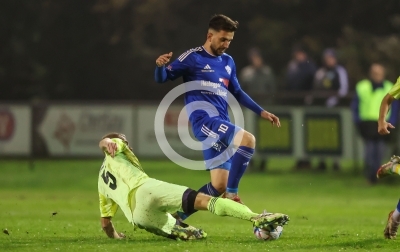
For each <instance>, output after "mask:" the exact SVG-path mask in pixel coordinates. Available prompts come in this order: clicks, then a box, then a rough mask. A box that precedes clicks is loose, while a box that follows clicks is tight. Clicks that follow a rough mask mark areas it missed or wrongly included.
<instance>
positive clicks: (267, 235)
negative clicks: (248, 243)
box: [253, 226, 283, 241]
mask: <svg viewBox="0 0 400 252" xmlns="http://www.w3.org/2000/svg"><path fill="white" fill-rule="evenodd" d="M268 229H270V230H271V231H269V230H266V229H262V228H258V227H254V228H253V233H254V235H255V236H256V238H257V239H259V240H264V241H272V240H277V239H279V237H281V235H282V232H283V227H282V226H277V227H276V228H273V227H269V228H268Z"/></svg>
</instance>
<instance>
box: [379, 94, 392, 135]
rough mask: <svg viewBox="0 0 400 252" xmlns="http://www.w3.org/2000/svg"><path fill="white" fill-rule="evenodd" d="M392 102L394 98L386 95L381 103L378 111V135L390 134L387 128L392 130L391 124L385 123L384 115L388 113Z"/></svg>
mask: <svg viewBox="0 0 400 252" xmlns="http://www.w3.org/2000/svg"><path fill="white" fill-rule="evenodd" d="M393 101H394V97H393V96H391V95H390V94H386V96H385V97H384V98H383V100H382V102H381V107H380V109H379V120H378V133H379V134H381V135H387V134H390V131H389V130H388V129H389V128H391V129H394V126H393V125H392V124H391V123H388V122H386V115H387V113H388V112H389V108H390V105H391V104H392V102H393Z"/></svg>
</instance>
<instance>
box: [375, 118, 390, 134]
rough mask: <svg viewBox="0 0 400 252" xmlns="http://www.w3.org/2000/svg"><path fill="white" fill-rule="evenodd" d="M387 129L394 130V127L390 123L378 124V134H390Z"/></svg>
mask: <svg viewBox="0 0 400 252" xmlns="http://www.w3.org/2000/svg"><path fill="white" fill-rule="evenodd" d="M389 129H394V126H393V125H392V124H391V123H388V122H386V121H383V122H378V133H379V134H381V135H388V134H390V131H389Z"/></svg>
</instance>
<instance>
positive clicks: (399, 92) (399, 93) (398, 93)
mask: <svg viewBox="0 0 400 252" xmlns="http://www.w3.org/2000/svg"><path fill="white" fill-rule="evenodd" d="M389 94H390V95H391V96H393V97H394V98H395V99H396V100H399V99H400V76H399V78H397V81H396V84H394V85H393V87H392V89H390V91H389Z"/></svg>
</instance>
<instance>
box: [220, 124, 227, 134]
mask: <svg viewBox="0 0 400 252" xmlns="http://www.w3.org/2000/svg"><path fill="white" fill-rule="evenodd" d="M228 128H229V127H228V126H226V125H225V124H221V125H220V126H219V128H218V131H221V132H222V133H226V131H227V130H228Z"/></svg>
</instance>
